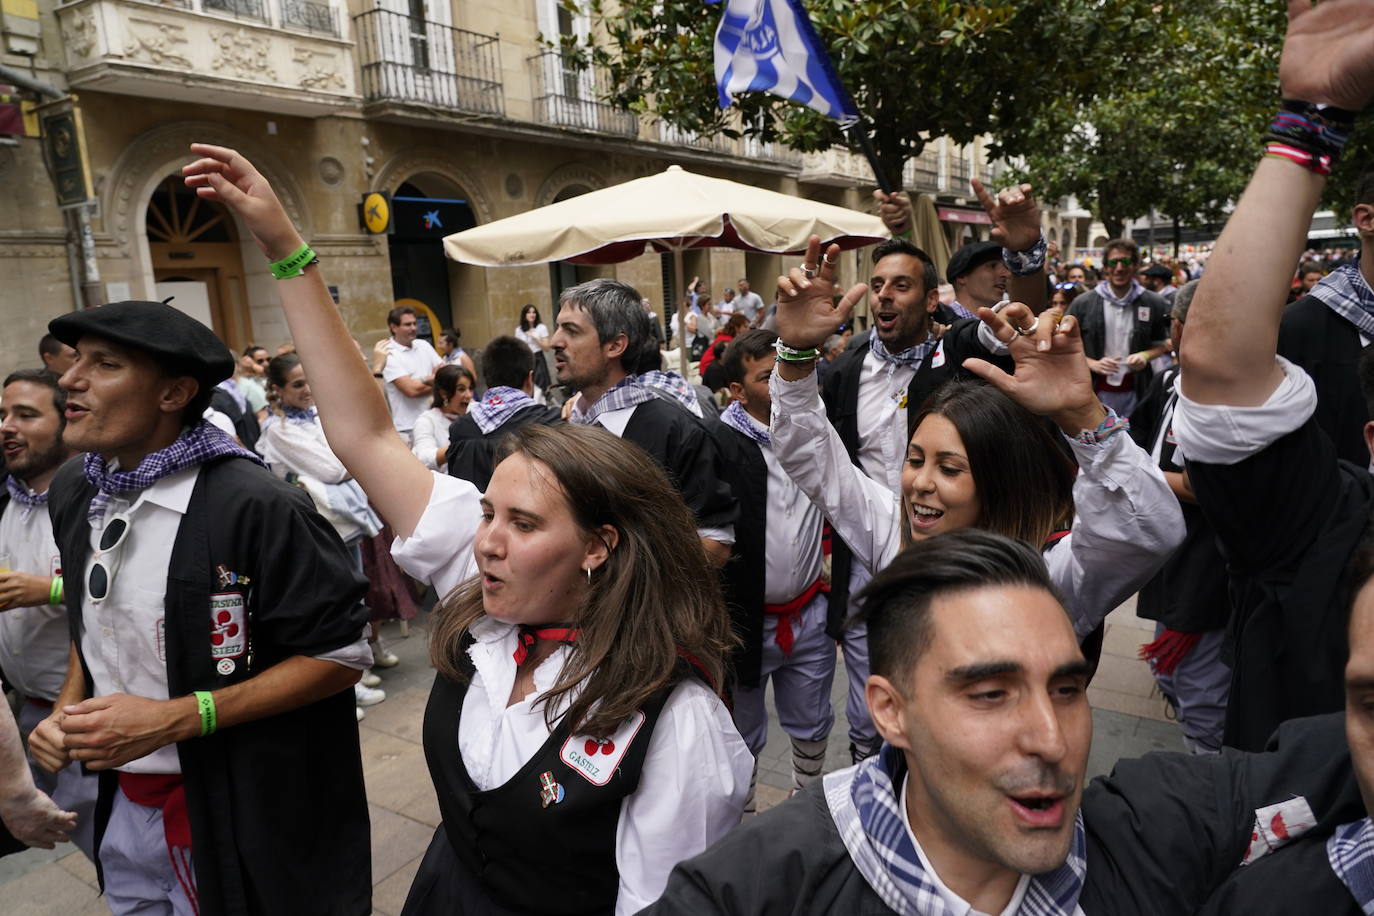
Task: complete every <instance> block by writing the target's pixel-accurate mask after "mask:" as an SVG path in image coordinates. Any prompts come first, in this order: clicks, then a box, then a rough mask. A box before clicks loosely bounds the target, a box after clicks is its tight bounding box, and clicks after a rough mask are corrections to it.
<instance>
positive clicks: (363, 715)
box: [353, 706, 367, 722]
mask: <svg viewBox="0 0 1374 916" xmlns="http://www.w3.org/2000/svg"><path fill="white" fill-rule="evenodd" d="M353 709H354V710H356V711H357V713H358V721H359V722H361V721H363V719H364V718H366V717H367V713H365V712H363V708H362V707H361V706H354V707H353Z"/></svg>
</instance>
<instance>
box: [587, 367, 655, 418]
mask: <svg viewBox="0 0 1374 916" xmlns="http://www.w3.org/2000/svg"><path fill="white" fill-rule="evenodd" d="M656 397H658V395H656V394H654V393H653V392H652V391H651V390H649V387H648V386H647V385H645V384H644V383H643V382H641V381H640V380H639V379H638V378H637V377H635V376H633V375H627V376H625V377H624V378H623V379H621V380H620V381H618V382H616V383H615V384H614V385H612V386H611V388H610V389H609V390H608V391H607V392H606V393H605V394H603V395H602V396H601V397H600V398H599V399H598V400H597V402H596V403H595V404H593V405H592V406H591V407H590V408H589V409H588V410H587V411H586V412H585V413H584V412H583V411H582V408H580V407H578V406H577V405H573V409H572V414H571V415H570V416H569V417H568V421H569V422H571V423H576V424H577V425H578V426H591V425H592V424H593V423H595V422H596V418H597V417H599V416H601V415H602V414H603V413H610V412H611V411H614V410H623V409H624V408H626V407H635V406H637V405H639V404H643V403H644V402H645V401H652V400H653V399H654V398H656Z"/></svg>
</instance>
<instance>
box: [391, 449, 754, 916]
mask: <svg viewBox="0 0 1374 916" xmlns="http://www.w3.org/2000/svg"><path fill="white" fill-rule="evenodd" d="M478 499H479V494H478V492H477V488H476V487H474V486H473V485H472V484H471V483H469V482H468V481H466V480H460V479H458V478H456V477H447V476H441V475H438V474H435V475H434V490H433V491H432V492H431V494H430V499H429V504H428V505H427V506H426V507H425V511H424V514H423V515H422V516H421V517H420V521H419V523H418V524H417V525H416V526H415V532H414V533H413V534H412V535H411V536H410V537H409V538H405V539H402V538H397V539H396V543H395V545H394V546H393V547H392V556H393V557H394V558H395V560H396V562H397V564H399V565H400V567H401V568H402V569H404V570H405V571H406V572H407V573H409V574H410V575H412V576H415V577H416V578H419V579H420V580H421V581H425V582H431V583H432V584H433V585H434V587H435V589H436V590H438V592H439V593H440V594H445V593H447V591H448V590H449V589H451V588H453V586H455V585H457V584H458V583H460V582H462V581H463V580H464V579H466V578H468V577H469V576H471V575H473V574H475V573H476V564H475V563H474V561H473V557H472V544H473V538H474V536H475V533H476V530H477V521H478V519H479V518H480V517H481V507H480V505H479V503H478ZM516 632H517V630H516V627H514V626H513V625H511V624H508V623H502V622H501V621H499V620H494V619H492V618H486V619H484V620H482V621H480V622H478V623H477V624H475V625H474V626H473V628H472V635H473V636H474V637H475V638H476V640H477V642H476V643H475V644H474V645H473V646H472V647H471V648H470V649H469V650H468V652H469V655H470V656H471V658H472V661H473V664H474V666H475V667H476V672H475V673H474V675H473V678H472V681H471V683H470V684H469V685H468V691H467V695H466V696H465V697H464V699H463V710H462V719H461V722H460V724H459V728H458V747H459V750H460V752H461V753H462V755H463V765H464V766H465V767H466V768H467V770H468V774H469V775H470V776H471V777H472V780H473V782H474V783H475V784H476V785H477V787H478V788H479V789H483V790H486V789H491V788H495V787H497V786H500V785H503V784H504V783H506V782H507V781H509V780H510V779H511V778H512V777H513V776H514V775H515V774H516V773H517V772H518V771H519V770H520V768H521V767H523V766H524V765H525V763H526V762H528V761H529V760H530V758H532V757H533V756H534V755H535V753H536V752H537V751H538V750H539V749H540V748H541V747H542V746H543V745H544V743H545V742H546V741H547V740H548V738H549V734H550V732H549V728H548V724H547V722H546V720H545V716H544V713H545V710H544V705H543V703H541V702H539V701H538V699H537V698H538V696H539V694H541V693H542V692H544V691H546V690H548V689H549V688H550V687H551V686H553V684H554V683H555V682H556V681H557V680H558V676H559V674H560V672H561V671H562V667H563V664H564V663H565V662H566V661H567V658H568V656H569V654H570V650H569V649H568V648H567V647H566V646H560V647H559V648H557V649H555V650H554V652H553V654H552V655H550V656H549V657H548V658H546V659H545V660H544V661H543V662H542V663H541V664H540V665H539V667H538V668H536V669H535V672H534V686H535V693H534V694H532V695H531V696H529V697H526V698H525V699H523V700H520V701H519V702H517V703H514V704H511V705H510V706H507V705H506V702H507V700H508V699H509V698H510V694H511V689H512V688H513V687H514V685H515V675H516V665H515V659H514V658H513V653H514V651H515V647H516V642H517V640H516ZM570 702H571V698H570V697H569V698H567V700H565V702H564V703H563V704H561V705H560V707H559V709H560V710H561V709H566V707H567V704H569V703H570ZM688 749H690V753H688V752H687V751H688ZM753 766H754V758H753V756H752V755H751V754H750V753H749V749H748V748H747V747H745V745H744V740H743V739H742V738H740V736H739V732H738V731H737V730H736V729H735V726H734V723H733V722H732V721H731V719H730V714H729V712H728V711H726V709H725V705H724V704H723V703H722V702H721V701H720V699H719V698H718V697H717V696H715V695H714V694H713V693H711V691H710V690H709V689H708V688H707V687H705V686H704V685H702V684H700V683H697V682H696V681H694V680H689V681H684V682H683V683H681V684H679V685H678V686H677V687H676V688H675V689H674V690H673V692H672V694H671V695H670V696H669V698H668V701H667V702H666V703H665V704H664V706H663V711H662V713H661V714H660V716H659V720H658V724H657V726H656V727H655V729H654V733H653V737H652V738H651V739H650V743H649V750H648V756H647V757H646V758H645V760H644V769H643V771H642V774H641V776H640V782H639V791H636V792H635V793H634V794H633V795H631V796H630V797H628V798H626V799H625V801H624V802H623V804H622V805H621V809H620V818H619V820H618V822H617V826H616V843H615V850H616V852H615V858H616V868H617V869H618V870H619V872H620V892H619V896H618V897H617V900H616V914H617V916H628V914H630V913H637V912H639V911H640V910H641V909H643V908H644V907H646V906H648V905H649V904H650V903H652V902H653V901H655V900H657V899H658V898H659V896H660V895H662V893H663V888H664V887H665V886H666V885H667V883H668V874H669V872H671V871H672V869H673V866H675V865H676V864H677V863H678V862H681V861H682V860H684V859H688V858H691V857H692V856H694V855H697V854H698V853H700V852H703V851H704V850H705V849H706V848H707V847H708V846H710V845H711V844H712V843H714V842H715V841H716V840H718V839H720V838H721V837H722V836H724V835H725V834H726V833H727V832H729V831H730V829H731V828H733V827H735V826H736V825H738V823H739V819H740V813H741V811H743V809H744V797H745V795H746V794H747V793H748V791H749V777H750V773H751V772H752V770H753Z"/></svg>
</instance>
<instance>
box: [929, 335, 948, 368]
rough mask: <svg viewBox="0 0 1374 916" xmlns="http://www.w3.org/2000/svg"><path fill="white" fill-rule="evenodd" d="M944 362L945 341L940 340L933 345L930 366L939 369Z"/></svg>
mask: <svg viewBox="0 0 1374 916" xmlns="http://www.w3.org/2000/svg"><path fill="white" fill-rule="evenodd" d="M944 364H945V342H944V341H943V340H942V341H940V342H939V343H938V344H936V345H935V353H934V354H933V355H932V356H931V357H930V368H932V369H939V368H940V367H941V366H943V365H944Z"/></svg>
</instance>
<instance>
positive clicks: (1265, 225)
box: [1179, 0, 1374, 407]
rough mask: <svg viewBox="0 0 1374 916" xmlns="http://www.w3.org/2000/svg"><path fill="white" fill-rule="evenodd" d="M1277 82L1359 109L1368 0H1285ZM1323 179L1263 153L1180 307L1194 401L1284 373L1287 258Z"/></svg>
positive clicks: (1295, 254) (1364, 82)
mask: <svg viewBox="0 0 1374 916" xmlns="http://www.w3.org/2000/svg"><path fill="white" fill-rule="evenodd" d="M1279 82H1280V84H1281V85H1282V90H1283V97H1284V98H1285V99H1297V100H1302V101H1305V102H1311V103H1315V104H1319V105H1330V106H1335V107H1336V108H1340V109H1345V110H1347V111H1352V112H1353V111H1359V110H1361V109H1362V108H1364V106H1365V105H1366V104H1367V103H1368V102H1369V99H1370V97H1371V95H1374V7H1371V4H1369V3H1368V2H1364V0H1322V2H1319V3H1313V2H1312V0H1290V2H1289V4H1288V35H1287V38H1286V39H1285V40H1284V44H1283V58H1282V60H1281V62H1280V65H1279ZM1325 184H1326V179H1325V178H1324V177H1323V176H1321V175H1319V174H1317V173H1316V172H1315V171H1313V170H1312V169H1310V168H1307V167H1305V166H1303V165H1300V164H1298V163H1296V162H1292V161H1289V160H1287V159H1282V158H1273V157H1266V158H1264V159H1262V160H1261V161H1260V163H1259V165H1258V166H1257V167H1256V168H1255V174H1254V177H1253V178H1251V179H1250V185H1249V187H1247V188H1246V190H1245V193H1244V195H1242V196H1241V199H1240V202H1239V203H1238V204H1237V205H1236V210H1235V212H1234V213H1233V214H1232V215H1231V218H1230V219H1229V220H1227V222H1226V228H1225V229H1224V230H1223V231H1222V233H1221V237H1220V238H1219V239H1218V240H1217V244H1216V247H1215V248H1214V249H1213V252H1212V255H1211V257H1210V258H1209V259H1208V261H1207V273H1206V274H1205V275H1204V277H1203V279H1202V282H1201V284H1200V285H1199V286H1198V291H1197V295H1196V296H1195V297H1194V299H1193V304H1192V307H1191V308H1190V310H1189V312H1188V333H1187V334H1186V335H1185V336H1184V339H1183V347H1182V352H1181V353H1180V354H1179V356H1180V360H1181V362H1182V364H1183V372H1182V382H1181V384H1182V391H1183V394H1184V396H1185V397H1187V398H1189V399H1191V400H1193V401H1195V402H1198V403H1201V404H1224V405H1230V406H1237V407H1254V406H1258V405H1261V404H1263V403H1265V401H1266V400H1268V398H1269V396H1270V395H1271V394H1273V393H1274V391H1275V390H1276V389H1277V388H1278V387H1279V384H1280V383H1281V382H1282V381H1283V377H1284V376H1283V372H1282V370H1281V369H1280V368H1279V367H1278V365H1277V364H1276V363H1275V361H1274V355H1275V353H1276V350H1277V343H1278V331H1279V321H1280V319H1281V318H1282V316H1283V309H1284V306H1285V304H1286V294H1287V292H1288V289H1289V281H1290V280H1291V279H1292V274H1293V264H1294V263H1296V262H1297V260H1298V258H1299V256H1300V255H1301V253H1302V250H1303V248H1304V247H1305V245H1306V239H1307V231H1308V228H1309V226H1310V225H1311V218H1312V212H1313V210H1315V209H1316V206H1317V201H1318V200H1319V199H1320V198H1321V193H1322V189H1323V188H1324V186H1325Z"/></svg>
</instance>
